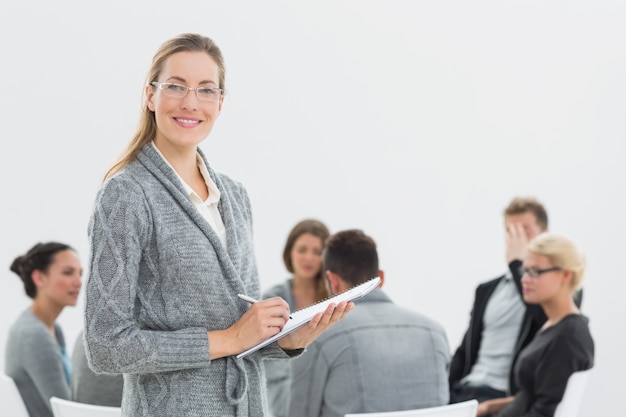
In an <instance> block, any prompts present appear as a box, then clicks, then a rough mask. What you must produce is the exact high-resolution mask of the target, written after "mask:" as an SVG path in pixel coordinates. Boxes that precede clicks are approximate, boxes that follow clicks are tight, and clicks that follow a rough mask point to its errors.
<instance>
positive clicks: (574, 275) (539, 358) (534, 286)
mask: <svg viewBox="0 0 626 417" xmlns="http://www.w3.org/2000/svg"><path fill="white" fill-rule="evenodd" d="M523 272H524V275H523V277H522V289H523V297H524V301H525V302H527V303H532V304H539V305H541V308H542V309H543V310H544V312H545V313H546V316H547V317H548V320H547V321H546V323H545V324H544V325H543V327H542V328H541V330H540V331H539V332H538V333H537V335H536V336H535V338H534V339H533V341H532V342H531V343H530V344H529V345H528V346H526V348H525V349H524V350H523V351H522V353H521V354H520V358H519V360H518V362H517V365H516V367H515V375H516V379H517V382H518V384H519V387H520V390H519V391H518V392H517V393H516V394H515V396H510V397H505V398H498V399H493V400H488V401H484V402H482V403H480V404H479V406H478V413H477V416H479V417H482V416H497V417H535V416H537V417H539V416H541V417H547V416H553V415H554V412H555V410H556V407H557V405H558V404H559V402H560V401H561V399H562V398H563V393H564V392H565V387H566V385H567V381H568V379H569V377H570V375H572V373H574V372H576V371H582V370H585V369H589V368H591V367H592V366H593V358H594V343H593V338H592V337H591V333H590V331H589V324H588V321H589V320H588V319H587V317H585V316H584V315H582V314H581V312H580V310H579V309H578V307H576V304H575V303H574V301H573V299H572V295H573V294H574V292H575V291H577V290H578V289H579V288H580V286H581V284H582V280H583V276H584V272H585V259H584V256H583V255H582V254H581V253H580V252H579V250H578V249H577V247H576V246H575V244H574V243H573V242H572V241H571V240H569V239H568V238H566V237H563V236H559V235H555V234H552V233H544V234H541V235H539V236H537V237H535V238H534V239H533V240H532V241H531V242H530V243H529V245H528V253H527V255H526V257H525V259H524V265H523Z"/></svg>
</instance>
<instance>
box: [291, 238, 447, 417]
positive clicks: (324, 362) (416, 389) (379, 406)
mask: <svg viewBox="0 0 626 417" xmlns="http://www.w3.org/2000/svg"><path fill="white" fill-rule="evenodd" d="M323 260H324V271H325V273H326V276H327V277H328V281H329V285H330V290H331V292H332V293H333V294H338V293H341V292H344V291H346V290H348V289H350V288H352V287H354V286H356V285H359V284H362V283H364V282H366V281H368V280H370V279H371V278H373V277H376V276H378V277H380V279H381V282H380V284H379V287H382V285H383V284H384V282H385V275H384V273H383V271H381V270H380V269H379V266H378V252H377V249H376V242H374V240H373V239H372V238H371V237H369V236H367V235H366V234H365V233H363V232H362V231H361V230H356V229H353V230H344V231H341V232H339V233H336V234H334V235H332V236H331V237H330V238H329V239H328V240H327V241H326V247H325V248H324V253H323ZM355 304H356V308H355V309H354V311H353V312H351V313H350V314H349V315H347V316H346V317H345V318H344V319H343V320H341V321H340V322H339V323H337V324H336V325H335V326H334V327H332V328H330V329H329V330H328V331H327V332H326V333H323V334H322V335H321V336H320V337H318V338H317V339H316V340H315V341H314V342H313V343H311V344H310V345H309V346H308V347H307V349H306V352H304V354H302V355H301V356H299V357H297V358H295V359H294V360H293V361H292V363H291V392H290V398H289V412H288V415H289V416H290V417H343V416H344V415H345V414H348V413H372V412H383V411H397V410H410V409H414V408H426V407H436V406H441V405H445V404H447V403H448V398H449V391H448V365H449V363H450V347H449V345H448V339H447V337H446V332H445V330H444V328H443V326H442V325H441V324H440V323H438V322H436V321H435V320H433V319H431V318H429V317H427V316H425V315H423V314H420V313H417V312H415V311H412V310H409V309H406V308H403V307H400V306H397V305H395V304H394V303H393V301H392V300H391V299H390V298H389V297H388V296H387V295H386V294H385V293H384V292H383V290H382V289H381V288H375V289H374V290H373V291H371V292H370V293H368V294H366V295H364V296H363V297H361V298H358V299H357V300H355Z"/></svg>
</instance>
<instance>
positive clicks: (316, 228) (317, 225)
mask: <svg viewBox="0 0 626 417" xmlns="http://www.w3.org/2000/svg"><path fill="white" fill-rule="evenodd" d="M307 233H308V234H311V235H313V236H317V237H319V238H320V239H321V240H322V247H323V246H324V243H325V242H326V239H328V237H329V236H330V232H329V231H328V228H327V227H326V225H325V224H324V223H322V222H321V221H319V220H315V219H305V220H302V221H301V222H299V223H298V224H296V225H295V226H294V227H293V229H291V232H289V236H288V237H287V242H286V243H285V248H284V249H283V261H284V262H285V267H286V268H287V271H289V272H291V273H292V274H293V263H292V262H291V250H292V249H293V245H295V243H296V240H298V238H299V237H300V236H302V235H304V234H307ZM315 280H316V284H317V285H316V290H315V298H316V301H320V300H323V299H324V298H326V297H328V295H329V294H328V289H327V288H326V281H325V280H324V269H323V268H320V271H319V272H318V273H317V275H316V276H315Z"/></svg>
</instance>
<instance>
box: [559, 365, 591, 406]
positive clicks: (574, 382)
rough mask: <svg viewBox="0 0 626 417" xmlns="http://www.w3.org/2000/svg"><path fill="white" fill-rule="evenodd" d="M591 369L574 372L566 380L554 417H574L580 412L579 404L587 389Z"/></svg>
mask: <svg viewBox="0 0 626 417" xmlns="http://www.w3.org/2000/svg"><path fill="white" fill-rule="evenodd" d="M592 370H593V368H591V369H587V370H585V371H578V372H574V373H573V374H572V375H570V377H569V379H568V380H567V385H566V387H565V392H564V393H563V399H562V400H561V402H560V403H559V405H558V406H557V407H556V411H555V412H554V417H576V416H577V415H578V414H579V412H580V404H581V403H582V400H583V396H584V395H583V394H584V393H585V388H586V387H587V380H588V379H589V375H591V371H592Z"/></svg>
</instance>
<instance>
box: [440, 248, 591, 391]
mask: <svg viewBox="0 0 626 417" xmlns="http://www.w3.org/2000/svg"><path fill="white" fill-rule="evenodd" d="M521 268H522V262H521V261H519V260H514V261H513V262H511V263H510V264H509V270H510V271H511V274H512V275H513V281H514V282H515V286H516V287H517V290H518V292H519V294H520V297H521V296H522V271H521ZM502 279H504V275H502V276H500V277H498V278H495V279H492V280H490V281H487V282H484V283H482V284H480V285H479V286H478V287H477V288H476V295H475V297H474V306H473V308H472V312H471V314H470V322H469V327H468V329H467V331H466V332H465V336H463V340H462V342H461V345H460V346H459V347H458V348H457V350H456V352H455V353H454V355H453V356H452V361H451V363H450V375H449V382H450V388H452V386H453V385H454V384H455V383H457V382H459V381H460V380H461V379H463V377H465V376H466V375H467V374H469V372H470V371H471V369H472V366H474V364H475V363H476V359H477V358H478V350H479V348H480V342H481V340H482V334H483V327H484V326H483V317H484V315H485V309H486V307H487V303H488V302H489V298H490V297H491V295H492V294H493V292H494V290H495V289H496V287H497V285H498V283H499V282H500V280H502ZM582 299H583V291H582V289H581V290H579V291H578V292H577V293H576V295H575V296H574V302H575V303H576V305H577V306H578V307H579V308H580V306H581V304H582ZM525 305H526V311H525V312H524V317H523V319H522V326H521V328H520V332H519V334H518V336H517V341H516V342H515V348H514V350H513V360H512V361H511V368H510V369H509V392H508V394H509V395H515V393H516V392H517V390H518V387H517V384H516V383H515V378H514V375H513V369H514V367H515V363H516V362H517V358H518V357H519V353H520V352H521V351H522V349H524V348H525V347H526V345H528V343H530V341H531V340H533V338H534V337H535V334H537V332H538V331H539V329H541V326H543V324H544V323H545V322H546V320H547V317H546V315H545V313H544V312H543V310H542V308H541V306H540V305H539V304H527V303H525Z"/></svg>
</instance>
